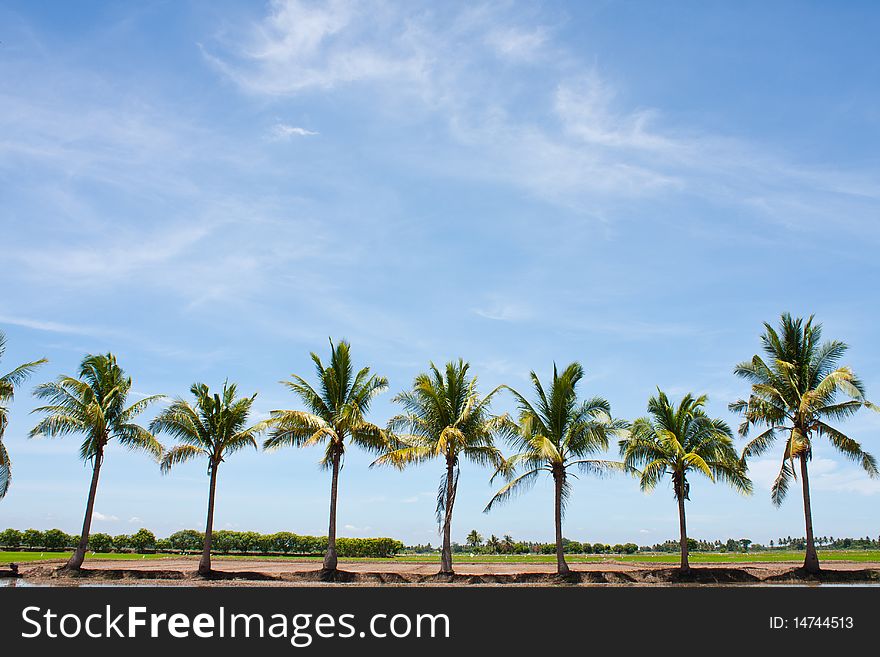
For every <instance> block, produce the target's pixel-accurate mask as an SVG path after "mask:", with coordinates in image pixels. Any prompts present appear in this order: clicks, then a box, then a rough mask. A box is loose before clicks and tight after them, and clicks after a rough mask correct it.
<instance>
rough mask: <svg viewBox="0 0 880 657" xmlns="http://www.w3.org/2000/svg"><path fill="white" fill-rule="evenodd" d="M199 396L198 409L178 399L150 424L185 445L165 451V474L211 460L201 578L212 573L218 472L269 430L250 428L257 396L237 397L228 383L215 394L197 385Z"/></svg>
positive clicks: (261, 425) (260, 424)
mask: <svg viewBox="0 0 880 657" xmlns="http://www.w3.org/2000/svg"><path fill="white" fill-rule="evenodd" d="M189 390H190V392H191V393H192V394H193V397H195V406H192V405H191V404H190V403H189V402H188V401H186V400H185V399H176V400H174V402H173V403H172V404H171V406H169V407H168V408H166V409H165V410H163V411H162V412H161V413H159V415H158V416H157V417H156V418H155V419H154V420H153V421H152V422H151V423H150V431H152V432H153V433H160V432H164V433H167V434H169V435H171V436H174V437H175V438H177V440H179V441H180V442H181V443H183V444H181V445H177V446H176V447H173V448H172V449H170V450H168V451H167V452H165V454H164V456H163V457H162V462H161V469H162V472H163V473H168V472H170V471H171V468H172V466H174V465H176V464H178V463H183V462H185V461H189V460H191V459H195V458H206V459H207V460H208V476H209V477H210V479H211V483H210V487H209V489H208V520H207V523H206V525H205V543H204V548H203V550H202V558H201V560H200V561H199V575H201V576H203V577H207V576H210V574H211V537H212V534H213V530H214V496H215V492H216V490H217V470H218V468H219V467H220V464H221V463H222V462H223V461H224V460H225V458H226V456H227V455H228V454H231V453H233V452H237V451H238V450H240V449H243V448H245V447H253V448H254V449H256V448H257V441H256V436H257V434H258V433H259V432H260V431H262V430H263V429H264V428H265V422H258V423H257V424H255V425H253V426H247V423H248V416H249V415H250V412H251V406H252V405H253V403H254V399H255V398H256V395H253V396H251V397H242V398H240V399H236V398H235V394H236V386H235V384H234V383H232V384H229V383H224V384H223V392H222V393H221V394H219V395H218V394H213V395H212V394H211V391H210V390H209V389H208V386H206V385H205V384H204V383H194V384H193V385H192V387H191V388H190V389H189Z"/></svg>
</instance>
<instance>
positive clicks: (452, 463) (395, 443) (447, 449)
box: [374, 359, 506, 575]
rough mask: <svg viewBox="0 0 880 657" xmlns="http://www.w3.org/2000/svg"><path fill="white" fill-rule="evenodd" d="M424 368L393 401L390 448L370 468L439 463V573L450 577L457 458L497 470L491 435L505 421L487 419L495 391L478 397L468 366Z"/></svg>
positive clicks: (460, 362) (498, 464) (451, 364)
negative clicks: (397, 408) (441, 466)
mask: <svg viewBox="0 0 880 657" xmlns="http://www.w3.org/2000/svg"><path fill="white" fill-rule="evenodd" d="M429 369H430V371H429V372H427V373H422V374H419V375H418V376H417V377H416V378H415V380H414V381H413V387H412V390H409V391H406V392H402V393H400V394H399V395H397V396H396V397H395V398H394V401H396V402H397V403H399V404H400V405H401V406H403V410H404V412H403V413H401V414H400V415H397V416H395V417H393V418H392V419H391V420H390V421H389V423H388V432H389V434H390V439H389V442H390V443H391V445H392V449H390V451H388V452H387V453H386V454H383V455H382V456H380V457H379V458H378V459H376V461H375V462H374V465H376V464H386V465H393V466H395V467H397V468H400V469H403V468H405V467H406V466H408V465H411V464H416V463H422V462H424V461H428V460H431V459H434V458H442V459H443V460H444V462H445V464H446V468H445V470H444V472H443V476H442V477H441V479H440V487H439V489H438V491H437V522H438V524H439V525H441V527H442V530H443V548H442V550H441V552H440V573H441V574H446V575H451V574H452V573H453V570H452V543H451V538H450V537H451V531H452V508H453V505H454V504H455V495H456V492H457V491H458V476H459V473H460V469H459V466H460V464H461V460H462V459H466V460H468V461H471V462H473V463H476V464H477V465H491V466H494V467H495V468H496V469H497V468H499V467H501V465H502V462H503V458H502V456H501V452H500V451H499V450H498V448H497V447H495V436H496V434H497V433H498V432H499V431H500V430H501V429H502V426H503V424H504V422H505V421H506V420H505V418H504V417H495V416H493V415H492V414H491V413H490V410H489V404H490V402H491V399H492V396H493V395H494V394H495V392H496V391H497V388H496V390H493V391H492V392H491V393H489V394H488V395H486V396H485V397H481V396H480V394H479V392H478V391H477V377H475V376H473V377H472V376H469V375H468V371H469V369H470V365H469V364H468V363H465V362H464V361H463V360H461V359H459V360H458V362H449V363H447V364H446V370H445V373H444V372H441V371H440V370H439V369H438V368H437V366H435V365H434V363H431V364H430V368H429Z"/></svg>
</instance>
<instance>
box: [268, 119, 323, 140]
mask: <svg viewBox="0 0 880 657" xmlns="http://www.w3.org/2000/svg"><path fill="white" fill-rule="evenodd" d="M317 134H318V133H317V132H313V131H311V130H306V129H305V128H300V127H297V126H292V125H287V124H286V123H276V124H275V125H273V126H272V136H273V137H274V138H275V139H282V140H283V139H290V138H291V137H311V136H313V135H317Z"/></svg>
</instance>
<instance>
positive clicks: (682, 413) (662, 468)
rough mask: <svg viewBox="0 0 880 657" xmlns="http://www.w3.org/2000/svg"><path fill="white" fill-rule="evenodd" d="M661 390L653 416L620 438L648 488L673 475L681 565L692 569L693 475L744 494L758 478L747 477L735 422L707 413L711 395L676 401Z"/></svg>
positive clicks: (650, 410)
mask: <svg viewBox="0 0 880 657" xmlns="http://www.w3.org/2000/svg"><path fill="white" fill-rule="evenodd" d="M657 393H658V394H657V396H656V397H651V399H650V400H649V401H648V413H649V414H650V417H641V418H639V419H637V420H635V421H634V422H633V424H632V427H631V429H630V431H629V436H627V437H626V438H624V439H623V440H621V441H620V454H621V456H622V457H623V462H624V463H625V464H626V465H627V466H628V467H631V468H633V469H634V470H635V471H637V472H638V474H639V477H640V484H641V487H642V490H643V491H649V490H653V489H654V487H655V486H656V485H657V484H659V483H660V481H661V480H662V479H663V477H664V476H666V475H669V476H670V477H671V479H672V492H673V495H674V496H675V499H676V501H677V502H678V527H679V531H680V540H681V570H682V571H686V570H688V569H689V568H690V563H689V562H688V538H687V521H686V519H685V509H684V503H685V500H688V499H690V497H689V495H690V488H691V486H690V483H689V482H688V474H689V473H691V472H699V473H701V474H704V475H705V476H707V477H708V478H709V479H711V480H712V481H718V480H721V481H724V482H727V483H728V484H730V485H731V486H733V487H734V488H735V489H737V490H739V491H741V492H743V493H750V492H751V490H752V482H751V481H749V479H748V477H746V473H745V466H744V464H743V463H742V461H740V459H739V455H738V454H737V452H736V449H735V447H734V444H733V433H732V432H731V430H730V427H729V426H728V425H727V423H725V422H724V421H723V420H717V419H712V418H710V417H709V416H708V415H706V412H705V410H704V406H705V405H706V396H705V395H703V396H702V397H693V396H692V395H690V394H687V395H685V396H684V398H683V399H682V400H681V401H680V402H679V404H678V405H677V406H675V405H673V404H672V403H671V402H670V401H669V398H668V397H667V396H666V393H664V392H663V391H662V390H658V391H657ZM640 468H641V470H639V469H640Z"/></svg>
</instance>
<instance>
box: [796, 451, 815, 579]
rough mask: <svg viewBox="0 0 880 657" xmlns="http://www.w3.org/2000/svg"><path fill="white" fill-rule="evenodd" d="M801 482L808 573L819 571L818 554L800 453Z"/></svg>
mask: <svg viewBox="0 0 880 657" xmlns="http://www.w3.org/2000/svg"><path fill="white" fill-rule="evenodd" d="M799 458H800V460H801V482H802V484H803V488H804V522H805V524H806V527H807V554H806V556H805V557H804V570H806V571H807V572H808V573H818V572H819V555H818V554H817V553H816V543H815V541H814V539H813V511H812V508H811V507H810V479H809V476H808V474H807V459H806V458H804V455H803V454H801V456H800V457H799Z"/></svg>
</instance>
